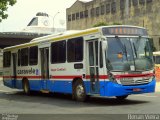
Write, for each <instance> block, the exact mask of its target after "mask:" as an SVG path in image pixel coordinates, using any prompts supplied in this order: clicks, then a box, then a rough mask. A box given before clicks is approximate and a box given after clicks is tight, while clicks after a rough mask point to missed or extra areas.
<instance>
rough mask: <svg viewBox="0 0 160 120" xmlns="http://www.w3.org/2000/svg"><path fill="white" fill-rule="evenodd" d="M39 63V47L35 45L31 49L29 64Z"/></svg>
mask: <svg viewBox="0 0 160 120" xmlns="http://www.w3.org/2000/svg"><path fill="white" fill-rule="evenodd" d="M37 64H38V47H37V46H33V47H30V49H29V65H37Z"/></svg>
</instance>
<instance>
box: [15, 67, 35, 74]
mask: <svg viewBox="0 0 160 120" xmlns="http://www.w3.org/2000/svg"><path fill="white" fill-rule="evenodd" d="M17 74H36V70H35V69H33V68H31V69H29V70H18V71H17Z"/></svg>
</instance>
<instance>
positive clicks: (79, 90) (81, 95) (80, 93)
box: [73, 80, 86, 102]
mask: <svg viewBox="0 0 160 120" xmlns="http://www.w3.org/2000/svg"><path fill="white" fill-rule="evenodd" d="M73 96H74V99H75V100H76V101H79V102H84V101H85V100H86V91H85V87H84V84H83V81H82V80H77V81H76V82H75V83H74V85H73Z"/></svg>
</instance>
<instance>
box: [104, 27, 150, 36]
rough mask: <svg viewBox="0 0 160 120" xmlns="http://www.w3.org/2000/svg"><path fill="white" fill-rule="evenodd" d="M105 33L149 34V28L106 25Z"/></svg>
mask: <svg viewBox="0 0 160 120" xmlns="http://www.w3.org/2000/svg"><path fill="white" fill-rule="evenodd" d="M102 32H103V35H129V36H137V35H138V36H148V33H147V30H146V29H143V28H136V27H122V26H119V27H104V28H102Z"/></svg>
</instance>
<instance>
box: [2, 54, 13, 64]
mask: <svg viewBox="0 0 160 120" xmlns="http://www.w3.org/2000/svg"><path fill="white" fill-rule="evenodd" d="M10 66H11V52H10V51H9V52H4V54H3V67H10Z"/></svg>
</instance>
